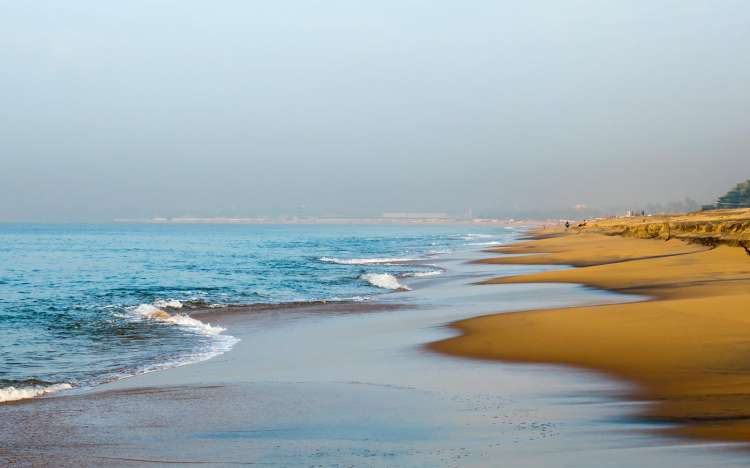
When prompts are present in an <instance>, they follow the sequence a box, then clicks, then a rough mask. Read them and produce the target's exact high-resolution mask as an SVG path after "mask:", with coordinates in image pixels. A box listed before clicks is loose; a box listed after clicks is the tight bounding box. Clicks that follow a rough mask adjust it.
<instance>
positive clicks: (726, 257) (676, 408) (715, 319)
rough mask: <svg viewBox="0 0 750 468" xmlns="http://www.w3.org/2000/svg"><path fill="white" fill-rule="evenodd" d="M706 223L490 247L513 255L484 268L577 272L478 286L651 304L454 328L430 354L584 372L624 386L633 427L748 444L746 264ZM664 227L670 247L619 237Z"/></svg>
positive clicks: (749, 265) (634, 223) (481, 320)
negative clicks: (573, 288)
mask: <svg viewBox="0 0 750 468" xmlns="http://www.w3.org/2000/svg"><path fill="white" fill-rule="evenodd" d="M745 215H746V213H745ZM703 216H704V217H703V218H702V219H701V220H697V222H696V217H693V219H688V220H687V221H686V222H688V223H689V226H688V228H689V229H681V224H680V222H682V221H684V219H677V220H674V219H672V220H667V221H665V220H659V221H658V226H659V228H658V229H650V228H648V227H646V225H647V220H645V219H636V220H630V221H628V220H625V221H623V220H617V221H609V222H603V223H600V224H590V225H589V226H587V227H585V228H581V229H571V230H570V231H568V232H558V233H555V232H550V231H547V232H538V233H537V234H538V239H536V240H531V241H527V242H522V243H519V244H516V245H513V246H508V247H501V248H497V249H493V250H492V251H493V252H494V253H502V254H514V255H512V256H503V257H498V258H493V259H488V260H482V262H484V263H491V264H494V265H502V264H516V265H517V264H540V263H541V264H567V265H575V266H576V267H577V268H574V269H567V270H560V271H547V272H541V273H534V274H528V275H516V276H510V277H502V278H495V279H491V280H488V281H484V282H483V284H493V285H498V284H522V283H573V284H582V285H586V286H589V287H593V288H598V289H604V290H608V291H615V292H619V293H624V294H636V295H640V296H646V297H648V298H650V299H648V300H645V301H639V302H636V303H629V304H615V305H602V306H595V307H575V308H553V309H548V310H535V311H528V312H519V313H511V314H496V315H488V316H484V317H478V318H472V319H469V320H465V321H461V322H458V323H456V324H454V326H455V328H456V329H457V330H460V332H461V333H462V335H461V336H460V337H456V338H452V339H449V340H445V341H441V342H438V343H435V344H433V345H431V348H432V349H434V350H437V351H441V352H445V353H449V354H453V355H458V356H467V357H476V358H485V359H486V358H489V359H500V360H504V361H513V362H533V363H550V364H563V365H568V366H575V367H580V368H586V369H591V370H594V371H597V372H601V373H604V374H607V375H611V376H614V377H616V378H619V379H623V380H625V381H628V382H631V383H632V384H633V386H632V387H629V388H630V393H629V398H630V399H632V400H633V401H643V402H647V403H648V404H647V405H645V406H644V407H643V408H642V409H641V411H640V415H639V417H641V418H644V419H645V420H647V421H652V422H655V423H668V424H669V425H668V426H666V427H664V428H660V429H659V431H661V432H665V433H668V434H672V435H679V436H689V437H692V438H699V439H704V440H720V441H741V442H747V441H748V440H750V416H749V415H748V413H747V401H748V398H750V377H749V376H748V375H749V374H748V371H750V365H749V364H748V363H747V362H746V359H745V358H744V357H745V356H746V355H748V353H750V341H748V336H750V316H748V311H749V310H750V308H749V307H750V257H749V256H748V255H747V254H746V252H745V251H744V249H742V248H740V247H730V246H727V245H722V244H725V243H726V244H730V245H731V244H735V245H736V244H737V243H738V242H741V240H742V239H743V237H742V235H743V231H742V230H737V229H735V230H734V231H728V230H726V229H724V230H723V229H722V226H721V221H719V220H717V218H716V217H711V215H710V214H709V215H703ZM745 217H746V216H745ZM648 221H650V220H648ZM712 221H713V226H712V225H711V222H712ZM665 222H666V223H667V228H666V230H669V223H670V222H672V223H673V226H672V229H671V231H672V236H671V237H672V238H671V240H657V239H638V238H633V237H622V235H623V234H625V235H627V234H631V235H632V234H633V233H636V234H637V233H639V232H640V233H647V232H648V233H649V235H645V236H643V237H656V238H661V239H664V238H665V236H663V232H664V230H665V228H664V223H665ZM733 222H734V221H733ZM735 224H736V223H735ZM696 225H697V226H698V229H695V227H696ZM739 225H740V227H741V226H742V222H739ZM623 227H627V228H628V229H623ZM697 232H702V234H696V233H697ZM727 232H729V233H728V235H727V234H726V233H727ZM603 233H607V234H610V235H603ZM613 233H614V234H619V235H612V234H613ZM722 233H724V234H722ZM681 234H683V235H685V234H686V235H688V236H691V237H694V236H696V235H702V236H703V237H704V238H703V239H691V240H692V241H693V243H687V242H685V241H682V240H677V239H675V237H678V238H679V236H680V235H681ZM722 236H723V237H722ZM706 238H708V241H706ZM696 240H697V242H696ZM702 244H713V245H717V246H716V247H708V246H706V245H702ZM519 254H522V255H520V256H519ZM532 254H533V255H532ZM527 255H528V256H527Z"/></svg>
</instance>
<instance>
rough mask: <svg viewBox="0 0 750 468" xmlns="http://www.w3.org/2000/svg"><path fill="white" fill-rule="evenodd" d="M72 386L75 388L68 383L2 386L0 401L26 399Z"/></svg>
mask: <svg viewBox="0 0 750 468" xmlns="http://www.w3.org/2000/svg"><path fill="white" fill-rule="evenodd" d="M70 388H73V386H72V385H70V384H68V383H58V384H49V385H30V386H28V387H3V388H0V403H4V402H6V401H16V400H25V399H27V398H34V397H38V396H42V395H46V394H48V393H54V392H59V391H61V390H68V389H70Z"/></svg>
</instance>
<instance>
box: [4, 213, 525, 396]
mask: <svg viewBox="0 0 750 468" xmlns="http://www.w3.org/2000/svg"><path fill="white" fill-rule="evenodd" d="M513 235H514V232H513V230H509V229H504V228H502V227H474V226H470V227H467V226H459V225H450V226H379V225H338V226H331V225H320V226H309V225H182V224H133V225H127V224H101V225H92V224H81V225H75V224H58V225H40V224H0V402H3V401H12V400H18V399H23V398H31V397H35V396H40V395H43V394H46V393H50V392H55V391H59V390H65V389H68V388H71V387H81V386H94V385H97V384H100V383H104V382H108V381H112V380H116V379H120V378H125V377H129V376H132V375H136V374H139V373H144V372H151V371H156V370H159V369H164V368H167V367H174V366H179V365H185V364H190V363H193V362H197V361H201V360H205V359H209V358H211V357H214V356H216V355H219V354H221V353H224V352H227V351H229V350H230V349H231V347H232V346H233V345H234V343H236V342H237V340H236V339H235V338H234V337H232V336H231V330H224V329H223V328H221V327H218V326H215V325H211V323H210V322H211V320H210V314H208V315H207V317H208V318H206V316H205V315H202V316H201V320H197V319H196V318H193V317H191V316H190V311H191V310H195V309H197V308H200V309H212V308H215V309H220V308H222V307H227V306H229V305H235V304H243V305H244V304H284V303H289V302H308V301H310V302H312V301H372V300H377V298H378V296H379V295H381V294H389V293H390V294H395V293H398V292H402V291H408V290H409V289H410V286H409V285H408V284H407V283H410V282H411V283H413V282H414V281H419V280H420V279H424V278H429V277H432V276H437V275H440V274H442V273H443V272H442V271H441V269H440V268H438V267H436V266H434V265H432V264H431V263H430V259H431V258H435V257H436V256H440V255H443V254H446V253H449V252H453V251H456V250H460V249H469V248H471V249H476V248H480V247H482V246H494V245H500V244H502V243H505V242H508V241H509V240H510V239H511V237H512V236H513Z"/></svg>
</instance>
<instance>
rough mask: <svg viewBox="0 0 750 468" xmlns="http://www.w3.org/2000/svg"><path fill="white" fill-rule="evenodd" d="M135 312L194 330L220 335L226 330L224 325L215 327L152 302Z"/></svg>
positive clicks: (141, 306)
mask: <svg viewBox="0 0 750 468" xmlns="http://www.w3.org/2000/svg"><path fill="white" fill-rule="evenodd" d="M135 313H136V314H138V315H140V316H141V317H146V318H149V319H152V320H157V321H159V322H164V323H171V324H174V325H179V326H181V327H185V328H189V329H191V330H193V331H198V332H201V333H206V334H209V335H218V334H219V333H221V332H223V331H224V330H226V329H225V328H223V327H214V326H212V325H211V324H209V323H204V322H201V321H200V320H196V319H194V318H192V317H190V316H188V315H185V314H169V313H167V312H165V311H163V310H161V309H159V308H158V307H156V306H153V305H151V304H141V305H139V306H138V307H137V308H136V309H135Z"/></svg>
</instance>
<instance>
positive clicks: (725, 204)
mask: <svg viewBox="0 0 750 468" xmlns="http://www.w3.org/2000/svg"><path fill="white" fill-rule="evenodd" d="M717 205H718V207H719V208H748V207H750V179H748V180H746V181H744V182H741V183H739V184H737V185H736V186H735V187H734V188H733V189H732V190H730V191H729V192H727V194H726V195H724V196H723V197H720V198H719V201H718V202H717Z"/></svg>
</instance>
